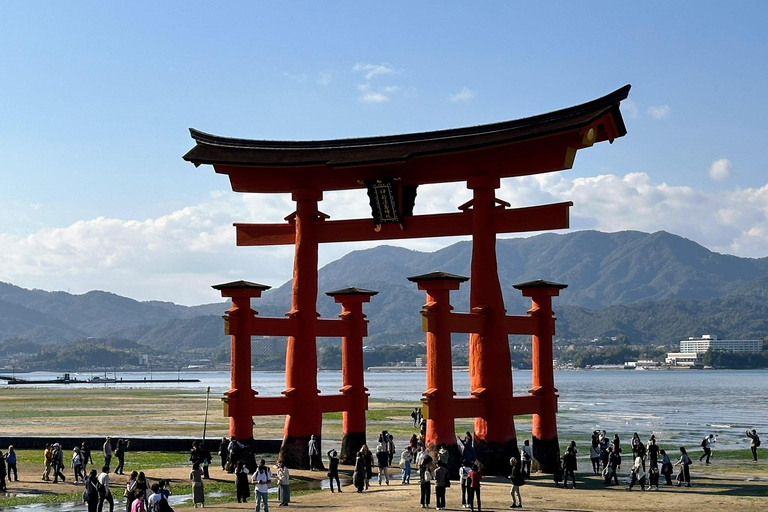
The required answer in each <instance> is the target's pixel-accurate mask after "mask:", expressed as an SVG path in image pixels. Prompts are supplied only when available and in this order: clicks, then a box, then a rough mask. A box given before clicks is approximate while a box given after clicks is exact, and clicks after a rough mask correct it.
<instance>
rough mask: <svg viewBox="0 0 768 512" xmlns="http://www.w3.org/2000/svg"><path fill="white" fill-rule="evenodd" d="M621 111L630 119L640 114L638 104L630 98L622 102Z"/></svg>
mask: <svg viewBox="0 0 768 512" xmlns="http://www.w3.org/2000/svg"><path fill="white" fill-rule="evenodd" d="M621 111H622V112H623V113H624V115H625V116H627V117H628V118H630V119H637V116H638V115H639V111H638V110H637V105H635V102H634V101H632V100H630V99H626V100H624V101H622V102H621Z"/></svg>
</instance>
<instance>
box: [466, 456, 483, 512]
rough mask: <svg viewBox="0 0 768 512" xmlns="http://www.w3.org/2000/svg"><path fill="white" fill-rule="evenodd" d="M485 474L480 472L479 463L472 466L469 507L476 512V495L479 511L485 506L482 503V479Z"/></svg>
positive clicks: (481, 511) (469, 477)
mask: <svg viewBox="0 0 768 512" xmlns="http://www.w3.org/2000/svg"><path fill="white" fill-rule="evenodd" d="M482 478H483V475H482V474H481V473H480V468H478V467H477V464H474V465H473V466H472V471H470V472H469V476H468V479H469V508H470V509H471V510H472V511H473V512H474V510H475V497H477V512H483V506H482V505H481V504H480V480H482Z"/></svg>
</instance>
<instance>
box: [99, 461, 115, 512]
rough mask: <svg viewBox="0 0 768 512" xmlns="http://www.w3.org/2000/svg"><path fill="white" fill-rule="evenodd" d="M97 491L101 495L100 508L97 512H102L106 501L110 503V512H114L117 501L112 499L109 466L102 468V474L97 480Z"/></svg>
mask: <svg viewBox="0 0 768 512" xmlns="http://www.w3.org/2000/svg"><path fill="white" fill-rule="evenodd" d="M96 491H97V492H98V493H99V508H98V511H97V512H102V510H103V508H104V502H105V501H106V502H107V503H109V512H114V510H115V499H114V498H113V497H112V491H110V490H109V466H104V467H103V468H101V473H99V476H98V477H97V478H96Z"/></svg>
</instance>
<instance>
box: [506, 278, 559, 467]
mask: <svg viewBox="0 0 768 512" xmlns="http://www.w3.org/2000/svg"><path fill="white" fill-rule="evenodd" d="M567 286H568V285H565V284H559V283H553V282H550V281H543V280H537V281H531V282H528V283H521V284H516V285H514V287H515V288H517V289H518V290H521V291H522V293H523V296H524V297H531V309H530V310H529V311H528V314H529V315H530V316H531V317H533V318H536V319H537V321H538V329H537V332H538V334H534V335H533V336H532V351H531V354H532V363H533V379H532V387H531V389H530V390H529V392H530V393H531V394H532V395H534V396H537V397H539V401H540V408H539V413H538V414H534V415H533V425H532V438H533V464H532V467H533V469H539V470H541V471H543V472H545V473H553V472H554V471H555V466H556V465H557V455H558V453H559V452H560V445H559V442H558V439H557V396H558V395H557V389H556V388H555V374H554V368H553V366H552V336H553V335H554V334H555V317H554V315H553V312H552V297H557V296H558V295H560V290H562V289H564V288H566V287H567Z"/></svg>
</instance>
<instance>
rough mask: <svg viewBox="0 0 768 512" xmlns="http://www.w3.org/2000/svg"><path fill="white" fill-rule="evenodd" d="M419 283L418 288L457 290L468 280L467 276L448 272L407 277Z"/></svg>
mask: <svg viewBox="0 0 768 512" xmlns="http://www.w3.org/2000/svg"><path fill="white" fill-rule="evenodd" d="M408 280H409V281H411V282H412V283H417V284H418V285H419V290H430V289H432V290H435V289H448V290H458V289H459V286H461V283H463V282H466V281H469V278H468V277H464V276H458V275H456V274H449V273H448V272H430V273H428V274H421V275H419V276H412V277H409V278H408Z"/></svg>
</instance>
